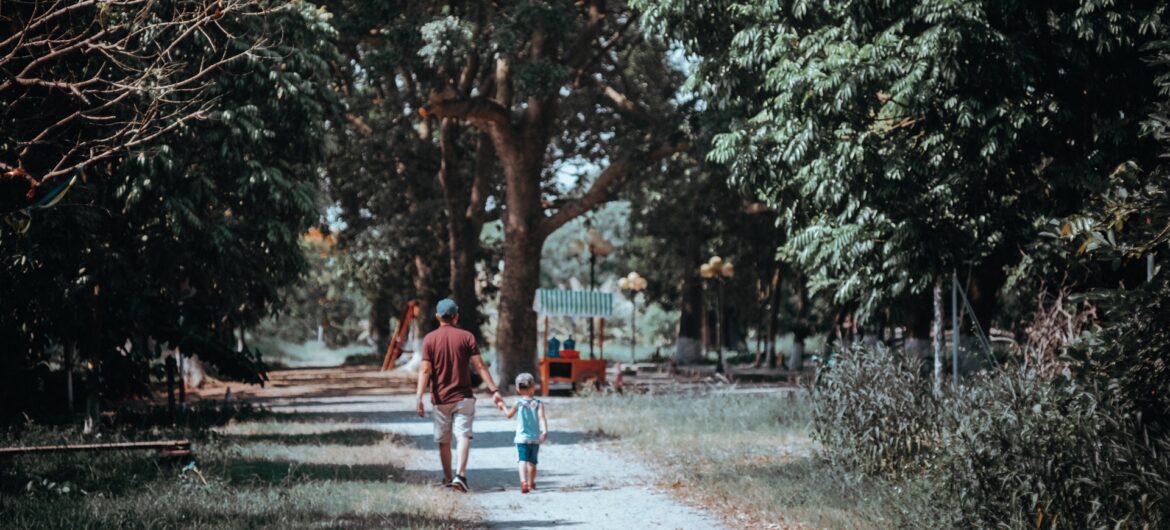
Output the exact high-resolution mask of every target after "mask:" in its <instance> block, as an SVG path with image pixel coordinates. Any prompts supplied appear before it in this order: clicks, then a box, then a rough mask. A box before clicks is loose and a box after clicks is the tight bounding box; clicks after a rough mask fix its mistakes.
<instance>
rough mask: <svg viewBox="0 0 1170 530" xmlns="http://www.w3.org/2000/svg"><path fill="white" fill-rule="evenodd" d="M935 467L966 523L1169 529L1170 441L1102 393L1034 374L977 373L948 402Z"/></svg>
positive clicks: (946, 493)
mask: <svg viewBox="0 0 1170 530" xmlns="http://www.w3.org/2000/svg"><path fill="white" fill-rule="evenodd" d="M943 410H944V418H943V421H942V424H943V425H944V426H945V429H944V431H943V438H942V441H943V444H942V447H943V450H942V451H939V452H938V454H937V457H936V462H935V466H934V468H933V469H932V473H933V474H934V475H935V476H936V478H937V482H938V484H939V485H940V486H941V487H942V488H943V489H944V491H943V494H944V497H945V498H949V499H956V500H958V506H957V507H958V508H960V509H958V510H957V511H956V513H955V514H954V516H955V517H956V524H957V525H958V526H962V527H972V528H974V527H982V528H986V527H990V526H996V525H1006V526H1011V527H1019V526H1021V525H1023V524H1025V522H1026V523H1027V524H1029V525H1033V526H1035V525H1039V526H1042V527H1046V528H1047V527H1058V526H1059V527H1066V528H1067V527H1071V528H1105V527H1109V528H1114V527H1118V528H1126V527H1128V528H1142V527H1149V528H1162V527H1164V526H1165V524H1167V523H1170V517H1167V513H1166V512H1167V510H1170V504H1168V502H1170V499H1168V498H1167V496H1168V494H1170V453H1167V452H1166V450H1167V449H1170V446H1168V444H1167V443H1166V441H1165V440H1157V439H1152V438H1150V437H1148V436H1145V433H1144V432H1142V431H1141V430H1139V429H1140V428H1139V427H1138V425H1137V424H1136V423H1135V421H1134V419H1133V418H1132V417H1127V416H1118V415H1117V414H1115V411H1113V410H1110V409H1109V407H1108V406H1107V404H1106V402H1104V401H1102V400H1101V399H1100V397H1099V395H1098V393H1097V392H1096V391H1094V390H1093V389H1091V388H1087V387H1085V386H1083V385H1082V384H1079V383H1077V382H1074V381H1069V380H1067V379H1063V378H1057V379H1042V378H1039V377H1036V376H1035V375H1034V374H1032V373H1029V372H1011V373H999V374H994V375H990V376H983V377H979V378H977V379H975V380H974V381H972V382H971V384H969V385H967V386H965V387H964V388H963V389H962V391H961V392H960V393H959V394H958V395H955V396H952V397H950V398H949V399H947V401H946V404H945V405H944V407H943Z"/></svg>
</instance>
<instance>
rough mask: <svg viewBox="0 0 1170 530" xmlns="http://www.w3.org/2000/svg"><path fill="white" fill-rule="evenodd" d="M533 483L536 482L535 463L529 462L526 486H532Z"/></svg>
mask: <svg viewBox="0 0 1170 530" xmlns="http://www.w3.org/2000/svg"><path fill="white" fill-rule="evenodd" d="M533 484H536V464H533V463H532V462H529V463H528V486H529V487H532V485H533Z"/></svg>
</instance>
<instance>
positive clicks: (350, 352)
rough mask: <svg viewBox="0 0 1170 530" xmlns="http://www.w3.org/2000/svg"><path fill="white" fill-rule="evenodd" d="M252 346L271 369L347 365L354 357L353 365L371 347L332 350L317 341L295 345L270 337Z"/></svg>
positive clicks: (373, 357) (261, 338)
mask: <svg viewBox="0 0 1170 530" xmlns="http://www.w3.org/2000/svg"><path fill="white" fill-rule="evenodd" d="M251 345H252V346H254V347H256V349H258V350H260V352H261V354H262V355H263V356H264V357H263V358H264V362H265V363H267V364H268V365H269V366H271V367H286V368H307V367H318V366H340V365H342V364H345V363H346V360H347V358H350V357H352V359H350V361H349V362H350V363H351V364H352V363H353V362H354V361H355V360H356V359H362V358H364V357H363V356H364V355H365V354H368V353H370V347H369V346H368V345H365V344H352V345H349V346H345V347H343V348H338V349H332V348H329V347H328V346H326V345H325V344H324V343H322V342H317V341H315V340H310V341H305V342H302V343H294V342H288V341H283V340H280V339H275V338H270V337H257V338H254V339H252V344H251ZM376 357H377V356H370V357H369V358H370V359H375V358H376ZM379 360H380V359H379Z"/></svg>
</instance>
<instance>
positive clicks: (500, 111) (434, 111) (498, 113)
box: [418, 96, 512, 128]
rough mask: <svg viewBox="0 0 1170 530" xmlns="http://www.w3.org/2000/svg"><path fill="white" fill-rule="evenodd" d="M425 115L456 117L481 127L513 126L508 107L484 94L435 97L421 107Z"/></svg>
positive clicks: (422, 113) (420, 110) (420, 112)
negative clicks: (471, 96) (460, 96)
mask: <svg viewBox="0 0 1170 530" xmlns="http://www.w3.org/2000/svg"><path fill="white" fill-rule="evenodd" d="M418 112H419V114H421V115H423V117H427V116H435V117H438V118H454V119H458V120H467V121H470V122H472V123H474V124H476V125H478V126H480V127H481V128H485V127H487V126H492V125H494V126H497V127H502V128H511V126H512V120H511V118H510V116H509V115H508V109H506V108H504V107H503V106H502V105H500V104H499V103H497V102H495V101H493V100H490V99H488V98H486V97H483V96H476V97H473V98H441V97H434V98H432V99H431V102H430V103H428V104H426V105H423V107H422V108H420V109H419V111H418Z"/></svg>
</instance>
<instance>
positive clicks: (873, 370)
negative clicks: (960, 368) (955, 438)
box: [813, 347, 941, 476]
mask: <svg viewBox="0 0 1170 530" xmlns="http://www.w3.org/2000/svg"><path fill="white" fill-rule="evenodd" d="M919 368H920V366H919V363H918V362H917V361H916V360H913V359H911V358H909V357H907V356H904V355H902V354H900V353H899V352H897V351H895V350H890V349H887V348H885V347H878V348H876V349H874V350H864V349H860V348H858V349H853V350H850V351H848V352H845V353H843V354H841V355H839V356H838V357H837V362H836V363H835V364H834V366H833V367H832V369H831V370H830V371H828V372H826V374H825V375H824V376H822V377H821V378H820V379H819V380H818V382H817V386H816V388H815V390H814V393H815V400H814V409H813V414H814V416H813V423H814V427H815V429H814V433H815V435H816V437H817V438H818V441H820V442H821V444H822V445H824V447H825V448H826V449H828V451H826V453H825V454H826V456H827V457H828V458H829V460H831V461H832V462H834V463H836V464H839V465H842V466H844V467H846V468H850V469H856V470H859V471H861V472H863V473H867V474H879V475H887V476H899V475H904V474H907V473H915V472H917V471H920V470H921V469H922V467H923V466H924V465H925V464H927V463H928V462H929V461H930V458H929V457H930V455H932V454H933V453H934V452H935V451H937V449H938V441H939V436H940V434H941V432H940V429H939V424H938V414H939V413H938V401H937V400H936V399H935V398H934V397H933V396H932V395H931V385H930V381H929V380H928V379H927V378H925V377H922V376H921V375H919V374H920V373H921V370H919Z"/></svg>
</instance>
